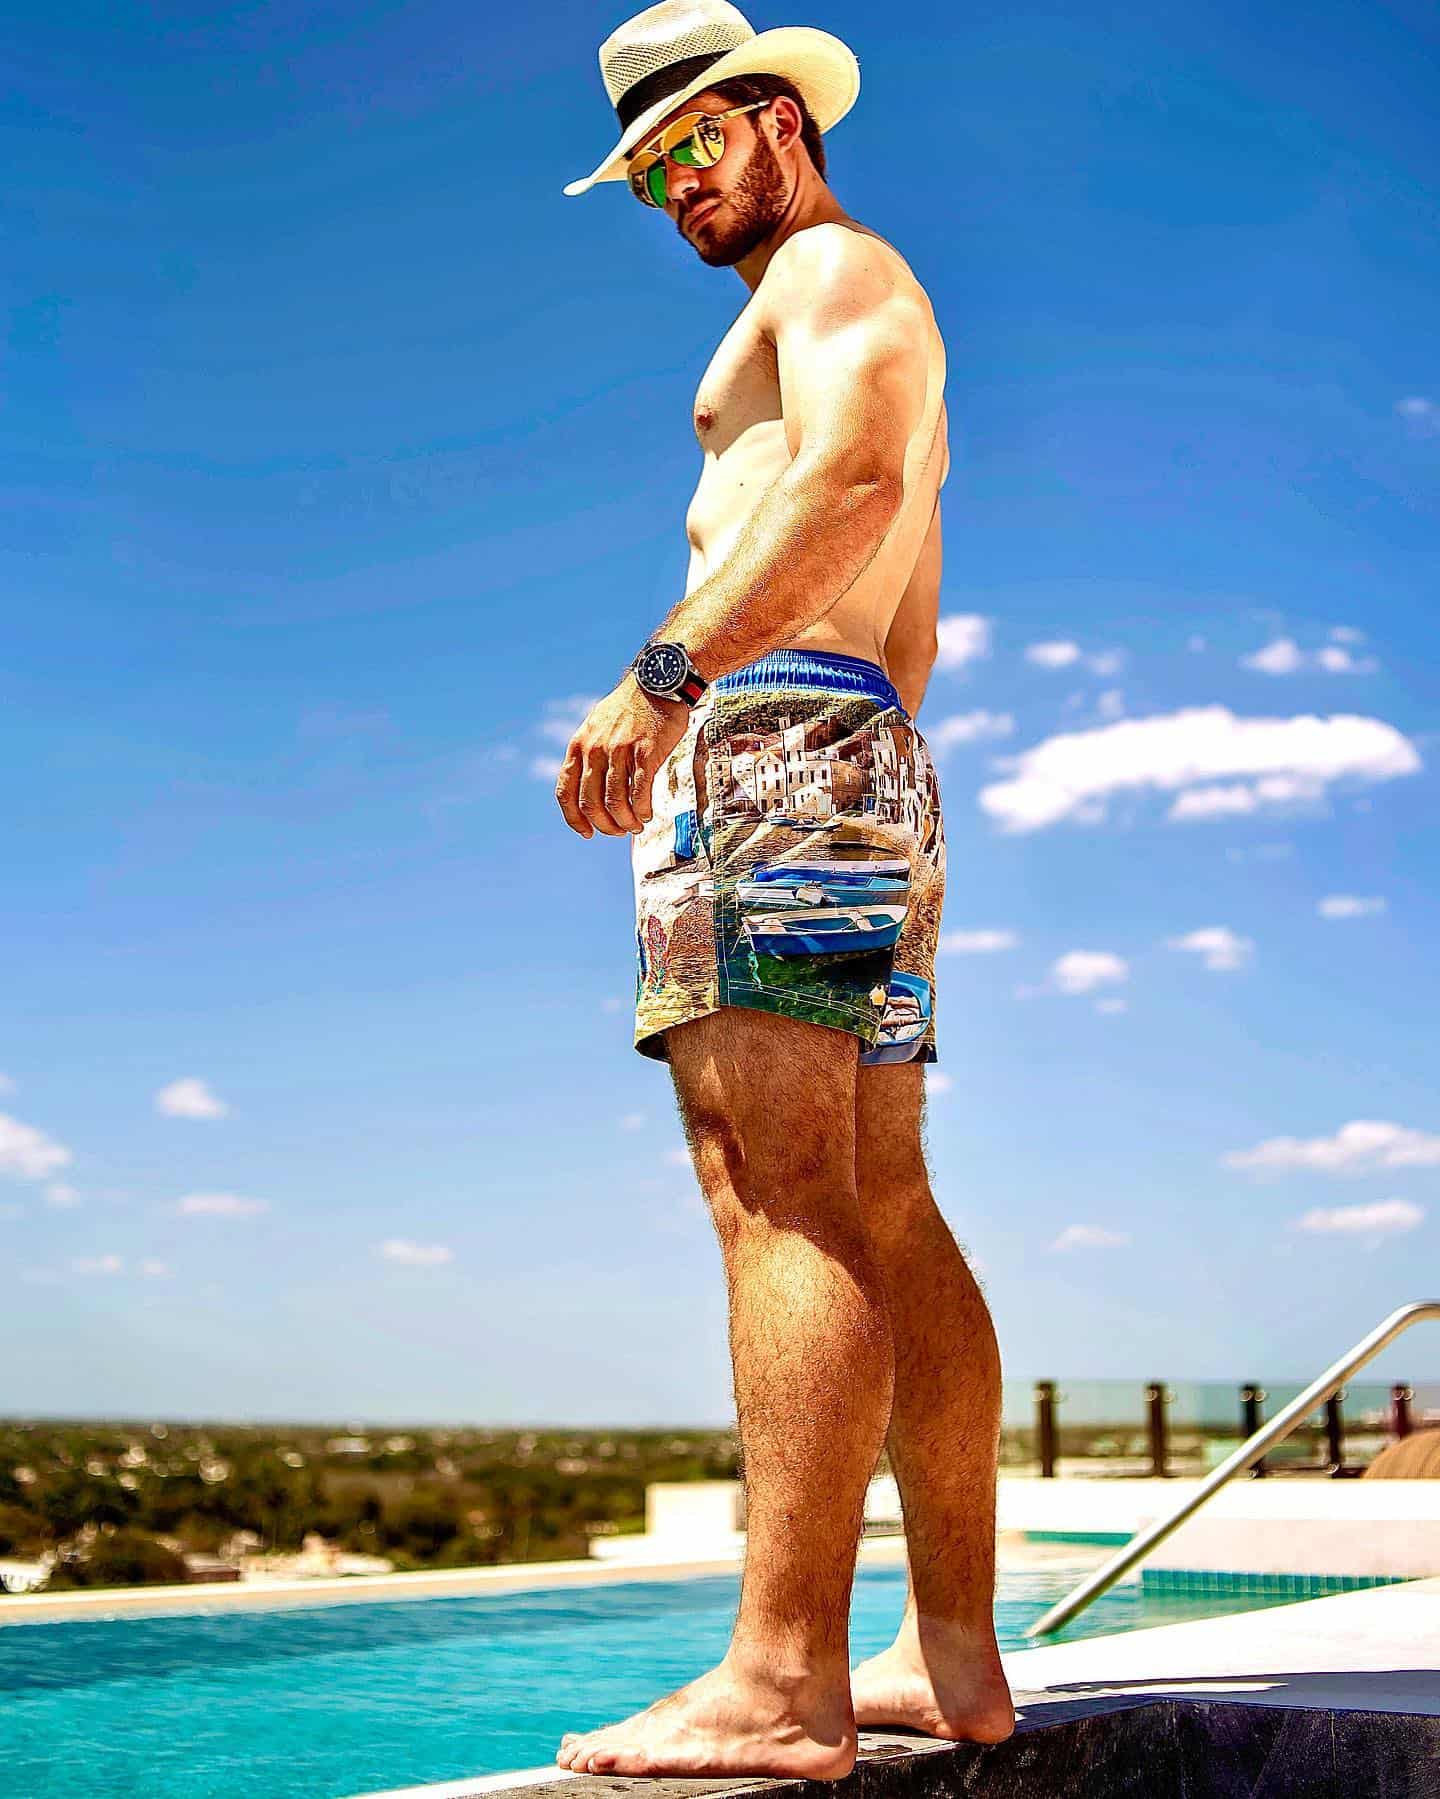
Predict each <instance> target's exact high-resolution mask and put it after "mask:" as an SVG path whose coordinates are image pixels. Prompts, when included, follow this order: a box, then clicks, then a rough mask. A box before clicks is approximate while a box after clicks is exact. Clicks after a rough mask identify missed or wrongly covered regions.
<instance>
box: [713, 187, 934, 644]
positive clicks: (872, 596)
mask: <svg viewBox="0 0 1440 1799" xmlns="http://www.w3.org/2000/svg"><path fill="white" fill-rule="evenodd" d="M807 240H808V241H807ZM831 259H839V261H840V263H841V265H842V266H841V269H840V273H841V275H842V278H843V275H844V274H845V273H846V272H847V269H853V270H854V272H855V276H856V280H857V283H858V282H861V281H863V282H864V283H865V284H866V285H867V286H870V285H871V284H873V282H874V280H875V278H876V276H877V275H878V276H879V277H880V278H881V280H882V281H883V282H884V284H885V285H886V287H887V289H888V290H889V292H890V294H891V296H892V297H893V308H892V310H893V315H894V329H895V330H896V331H897V332H909V333H913V334H915V335H918V336H921V337H923V339H924V341H925V346H926V355H925V358H924V361H923V367H924V371H925V372H924V377H923V382H924V388H923V395H922V396H921V398H920V402H919V405H918V417H917V422H916V424H915V426H914V428H913V430H912V432H911V434H910V438H909V442H908V444H907V447H906V451H905V458H904V497H903V500H902V503H901V505H900V508H899V511H898V513H897V514H896V517H895V519H894V520H893V522H892V523H891V525H890V527H889V529H888V530H887V531H886V533H885V536H884V538H883V539H882V541H881V543H880V545H879V547H878V548H877V550H876V552H875V554H874V556H873V557H872V558H871V560H870V562H869V563H868V565H867V566H866V567H865V568H864V569H863V570H862V571H861V572H860V574H859V576H858V577H857V578H856V579H855V581H854V582H853V583H852V584H851V586H850V588H849V590H848V591H847V592H846V593H844V594H843V595H842V596H841V597H840V599H839V600H838V601H837V602H836V603H835V605H834V606H833V607H831V609H830V610H829V611H828V612H827V613H825V615H824V616H823V617H821V618H819V619H817V620H816V621H815V622H814V623H813V624H810V625H807V626H805V627H804V628H803V629H801V630H799V631H797V632H796V633H794V634H793V635H792V636H791V637H789V638H787V639H786V646H787V647H789V646H791V645H803V646H804V647H806V648H809V649H816V650H835V651H840V652H842V653H844V654H848V655H853V656H863V657H866V658H868V659H870V660H872V661H874V662H877V663H878V664H879V665H880V666H881V667H882V668H883V667H885V666H886V654H885V649H886V640H887V638H888V637H889V636H890V632H891V627H892V625H893V624H894V623H895V620H896V615H897V613H898V612H899V611H900V609H901V605H902V601H904V600H905V598H906V594H907V589H908V588H909V586H910V583H911V578H912V575H913V574H914V573H915V571H916V567H917V563H918V562H919V561H920V558H921V551H922V548H923V547H924V546H925V544H926V540H927V534H928V533H929V532H930V529H931V525H932V521H934V519H935V517H936V501H937V496H938V493H939V488H940V484H941V482H942V480H943V479H944V476H945V473H946V472H947V470H948V467H949V458H948V449H947V443H946V422H947V421H946V414H945V401H944V385H945V347H944V343H943V341H942V339H941V336H940V332H939V328H938V327H937V325H936V323H935V317H934V313H933V311H932V309H931V306H930V302H929V299H928V297H927V295H926V294H925V291H924V289H923V288H922V287H921V285H920V283H919V282H918V281H917V280H916V278H915V275H914V273H913V271H912V270H911V269H910V267H909V265H908V264H907V263H906V262H905V260H904V258H903V257H902V256H901V255H900V253H899V252H898V251H897V250H896V249H895V248H894V247H893V246H892V245H891V244H889V243H888V242H887V241H886V240H885V239H884V238H882V237H880V236H879V235H878V234H877V233H876V232H873V231H870V230H868V229H867V228H866V227H865V226H863V225H859V224H857V223H855V222H854V221H850V222H848V223H845V224H840V223H838V222H837V223H829V222H827V223H825V224H820V225H814V226H811V227H809V228H808V229H807V230H805V231H801V232H797V233H795V234H794V235H793V236H792V237H791V238H789V239H788V240H787V241H786V243H785V244H784V245H782V246H781V248H780V250H779V251H777V252H776V255H775V257H774V258H773V260H772V262H771V264H770V267H769V268H768V269H767V271H766V273H765V276H764V278H763V279H762V280H761V282H760V284H759V286H758V287H757V288H756V290H755V292H754V294H753V295H752V296H751V298H750V300H749V302H748V304H747V305H746V306H745V308H744V309H743V311H742V312H741V313H740V314H739V316H738V317H737V318H736V320H735V322H734V324H733V325H732V326H731V327H730V329H729V331H727V332H726V334H725V336H724V337H723V338H722V339H721V341H720V344H719V346H718V347H717V349H716V351H715V354H714V356H713V357H712V358H711V361H710V365H709V367H708V368H707V369H706V371H705V374H704V376H703V378H702V379H701V382H700V385H699V387H698V388H697V390H696V395H695V410H694V423H695V434H696V437H697V438H698V440H699V443H700V447H701V449H702V451H703V452H704V457H705V461H704V467H703V469H702V471H701V475H700V480H699V484H698V485H697V487H696V490H695V494H694V497H693V498H692V500H691V502H690V507H689V510H688V512H687V514H686V518H685V530H686V535H687V537H688V539H689V542H690V567H689V572H688V575H687V578H686V593H687V594H688V593H689V592H691V591H692V590H693V589H694V588H695V587H696V586H697V585H698V584H699V583H700V582H701V581H703V580H705V579H706V577H707V576H708V575H709V574H710V573H712V572H713V570H715V569H716V568H718V567H719V566H720V565H721V564H722V563H723V562H724V560H725V558H726V556H727V555H728V554H729V552H730V550H731V548H732V546H733V545H734V542H735V539H736V536H737V535H738V533H739V532H740V531H741V529H742V528H743V526H744V524H745V522H746V520H747V519H748V518H749V516H750V515H751V513H752V512H753V511H754V509H755V507H756V505H757V504H758V503H759V501H760V499H761V497H762V495H763V494H764V493H765V491H766V490H767V488H769V487H770V485H771V484H772V482H774V481H775V480H776V479H777V477H778V476H779V475H780V474H782V473H783V471H784V470H785V469H786V468H787V467H788V466H789V464H790V463H791V462H792V461H793V460H794V458H795V456H796V454H797V452H798V450H799V442H798V433H797V427H796V424H795V421H794V418H793V417H787V413H786V407H785V392H784V388H785V379H784V371H782V369H781V367H780V364H779V359H778V357H777V352H776V342H775V331H776V326H777V324H778V323H781V322H782V321H783V319H784V316H785V310H786V308H787V307H788V306H790V305H792V304H793V303H794V299H795V297H796V295H797V293H798V292H802V291H803V289H804V286H805V280H806V274H807V268H806V264H810V265H812V266H813V264H814V262H815V261H816V260H822V261H825V262H829V261H831ZM817 354H822V355H823V354H824V352H823V351H820V352H817ZM847 378H848V376H847V371H846V369H845V368H844V367H843V366H837V367H834V368H825V367H821V368H819V369H810V370H808V371H807V379H811V380H815V379H823V380H833V381H834V382H835V383H836V384H837V385H838V384H840V383H843V382H844V381H845V380H846V379H847ZM938 572H939V571H938V566H937V567H935V568H934V569H933V570H932V571H931V575H932V581H933V580H938Z"/></svg>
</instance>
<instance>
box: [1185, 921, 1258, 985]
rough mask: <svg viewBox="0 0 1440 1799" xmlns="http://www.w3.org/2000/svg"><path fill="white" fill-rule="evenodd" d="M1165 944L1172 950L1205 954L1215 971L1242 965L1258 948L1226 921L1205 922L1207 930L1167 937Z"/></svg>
mask: <svg viewBox="0 0 1440 1799" xmlns="http://www.w3.org/2000/svg"><path fill="white" fill-rule="evenodd" d="M1166 945H1167V947H1168V948H1170V949H1178V950H1186V951H1188V952H1189V953H1190V954H1191V955H1195V956H1201V957H1203V958H1204V962H1205V966H1206V967H1207V968H1209V969H1212V970H1213V971H1214V972H1215V973H1216V974H1223V973H1228V972H1229V971H1230V970H1232V969H1236V968H1243V967H1244V966H1245V964H1246V963H1247V962H1248V961H1249V959H1250V956H1251V954H1252V953H1253V951H1254V949H1255V943H1254V940H1253V939H1252V938H1249V937H1240V936H1237V934H1236V933H1235V932H1234V931H1232V930H1231V929H1230V927H1229V926H1228V925H1223V924H1216V925H1206V926H1205V927H1204V929H1202V930H1199V931H1190V932H1188V933H1187V934H1186V935H1185V936H1184V937H1168V938H1167V939H1166Z"/></svg>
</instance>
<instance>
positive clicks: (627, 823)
mask: <svg viewBox="0 0 1440 1799" xmlns="http://www.w3.org/2000/svg"><path fill="white" fill-rule="evenodd" d="M633 754H634V746H633V745H632V744H628V743H626V744H621V745H619V747H618V748H616V749H614V750H612V751H611V754H610V766H609V768H608V769H607V770H606V773H605V807H606V810H607V811H608V812H609V814H610V816H611V818H613V819H614V820H615V822H616V823H617V824H618V825H619V826H620V828H621V829H622V830H624V831H638V830H639V829H640V820H639V819H638V818H636V816H635V814H634V812H633V811H632V810H631V806H630V775H631V757H632V756H633Z"/></svg>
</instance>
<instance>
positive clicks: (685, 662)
mask: <svg viewBox="0 0 1440 1799" xmlns="http://www.w3.org/2000/svg"><path fill="white" fill-rule="evenodd" d="M630 667H631V670H632V671H633V673H634V675H635V679H636V681H638V682H639V684H640V686H641V687H643V688H644V690H645V692H646V693H652V694H654V695H655V697H656V699H660V700H684V702H685V704H686V705H687V706H692V707H693V706H694V705H696V703H697V702H698V701H699V699H700V696H701V695H702V694H703V693H704V692H705V689H706V688H707V687H708V686H709V685H710V683H709V682H708V681H707V680H706V679H705V677H704V675H702V674H701V673H700V671H699V669H698V668H696V666H695V664H694V663H693V662H692V661H691V660H690V652H689V650H687V649H686V648H685V646H684V644H683V643H647V644H646V645H645V646H644V647H643V648H642V650H641V651H640V654H639V655H638V656H637V657H636V658H635V660H634V661H633V662H632V663H631V664H630Z"/></svg>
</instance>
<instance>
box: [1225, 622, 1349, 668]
mask: <svg viewBox="0 0 1440 1799" xmlns="http://www.w3.org/2000/svg"><path fill="white" fill-rule="evenodd" d="M1330 635H1331V637H1332V638H1335V637H1337V635H1338V634H1337V633H1336V632H1334V631H1332V632H1331V633H1330ZM1240 666H1241V668H1250V669H1254V670H1255V671H1256V673H1257V674H1262V675H1298V674H1301V673H1303V672H1304V671H1305V670H1307V669H1319V670H1320V672H1321V673H1322V674H1327V675H1369V674H1373V673H1374V672H1375V670H1376V669H1377V668H1378V667H1379V666H1380V664H1379V663H1378V662H1377V661H1376V660H1375V658H1374V657H1373V656H1352V655H1351V653H1350V651H1349V650H1347V649H1346V648H1344V646H1343V643H1341V642H1338V641H1337V642H1332V643H1329V644H1326V645H1324V646H1323V647H1322V648H1320V649H1318V650H1302V649H1301V648H1300V646H1299V644H1298V643H1296V641H1295V639H1294V638H1293V637H1277V638H1275V639H1274V641H1273V642H1271V643H1267V644H1266V645H1265V647H1264V649H1263V650H1256V651H1255V652H1254V654H1253V655H1249V656H1242V657H1241V658H1240Z"/></svg>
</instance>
